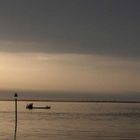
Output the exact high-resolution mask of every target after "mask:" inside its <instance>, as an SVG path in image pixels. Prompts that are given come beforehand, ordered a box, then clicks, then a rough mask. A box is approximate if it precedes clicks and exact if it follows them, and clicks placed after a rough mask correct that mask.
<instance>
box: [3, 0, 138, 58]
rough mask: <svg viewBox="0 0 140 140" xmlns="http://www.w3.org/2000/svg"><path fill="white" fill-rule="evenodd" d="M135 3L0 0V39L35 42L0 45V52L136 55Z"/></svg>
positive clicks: (74, 0) (130, 1)
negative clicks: (33, 43) (27, 44)
mask: <svg viewBox="0 0 140 140" xmlns="http://www.w3.org/2000/svg"><path fill="white" fill-rule="evenodd" d="M139 5H140V1H139V0H133V1H132V0H127V1H122V0H116V1H115V0H108V1H104V0H86V1H85V0H70V1H66V0H59V1H58V0H30V1H29V0H20V1H19V0H13V1H11V0H3V1H0V19H1V20H0V40H1V41H5V42H6V41H12V42H36V43H37V44H38V45H37V44H36V45H34V46H23V45H21V46H15V47H13V46H10V45H9V46H7V47H6V46H5V47H2V46H0V51H20V52H22V51H25V52H52V53H53V52H55V53H63V52H64V53H90V54H92V53H95V54H107V55H117V56H130V57H137V58H139V54H140V47H139V46H140V27H139V25H140V18H139V17H140V10H139ZM48 44H49V45H48Z"/></svg>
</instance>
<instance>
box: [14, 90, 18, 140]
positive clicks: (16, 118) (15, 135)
mask: <svg viewBox="0 0 140 140" xmlns="http://www.w3.org/2000/svg"><path fill="white" fill-rule="evenodd" d="M14 97H15V135H14V140H16V133H17V97H18V95H17V93H15V95H14Z"/></svg>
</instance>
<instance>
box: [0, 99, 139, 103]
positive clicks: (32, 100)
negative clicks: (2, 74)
mask: <svg viewBox="0 0 140 140" xmlns="http://www.w3.org/2000/svg"><path fill="white" fill-rule="evenodd" d="M0 101H14V99H0ZM18 101H21V102H81V103H140V101H111V100H110V101H94V100H40V99H18Z"/></svg>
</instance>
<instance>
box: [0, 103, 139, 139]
mask: <svg viewBox="0 0 140 140" xmlns="http://www.w3.org/2000/svg"><path fill="white" fill-rule="evenodd" d="M28 103H29V102H18V125H17V133H16V135H15V110H14V109H15V108H14V107H15V104H14V102H12V101H0V140H14V139H16V140H140V104H138V103H129V104H128V103H82V102H80V103H79V102H34V106H46V105H50V106H51V109H50V110H41V109H40V110H37V109H36V110H27V109H26V108H25V107H26V104H28ZM14 136H15V138H14Z"/></svg>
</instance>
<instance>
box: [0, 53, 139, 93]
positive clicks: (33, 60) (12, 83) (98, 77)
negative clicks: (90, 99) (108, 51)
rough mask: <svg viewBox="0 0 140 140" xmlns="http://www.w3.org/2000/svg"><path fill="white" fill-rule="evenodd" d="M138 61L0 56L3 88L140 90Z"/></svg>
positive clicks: (102, 90)
mask: <svg viewBox="0 0 140 140" xmlns="http://www.w3.org/2000/svg"><path fill="white" fill-rule="evenodd" d="M137 63H138V62H136V61H132V60H129V59H127V58H126V59H121V58H115V57H108V56H100V55H82V54H47V53H0V64H1V65H0V77H1V78H0V83H1V84H0V88H7V89H10V88H11V89H24V90H44V91H45V90H52V91H54V90H56V91H77V92H126V91H140V87H139V82H140V75H139V71H140V66H139V65H137Z"/></svg>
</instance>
